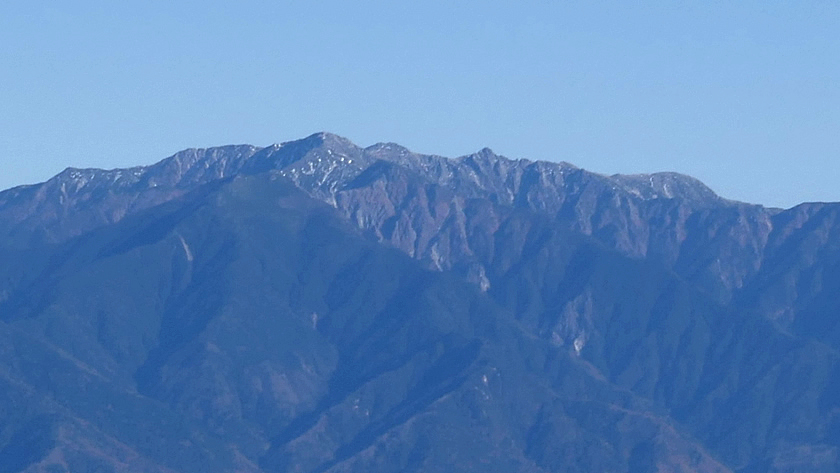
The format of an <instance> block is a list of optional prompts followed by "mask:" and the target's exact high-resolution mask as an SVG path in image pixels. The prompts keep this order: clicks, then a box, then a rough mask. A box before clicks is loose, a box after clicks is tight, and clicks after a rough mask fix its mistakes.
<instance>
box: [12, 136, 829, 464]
mask: <svg viewBox="0 0 840 473" xmlns="http://www.w3.org/2000/svg"><path fill="white" fill-rule="evenodd" d="M836 209H837V206H836V205H834V204H811V205H803V206H800V207H797V208H794V209H791V210H786V211H781V210H776V209H765V208H763V207H760V206H754V205H748V204H742V203H737V202H731V201H727V200H725V199H721V198H720V197H718V196H716V195H715V194H714V193H713V192H712V191H710V190H709V189H708V188H706V187H705V186H704V185H702V184H701V183H699V182H698V181H696V180H694V179H692V178H689V177H687V176H681V175H677V174H670V173H663V174H654V175H645V176H639V175H637V176H610V177H608V176H602V175H598V174H593V173H589V172H587V171H584V170H581V169H578V168H576V167H574V166H572V165H569V164H566V163H547V162H530V161H527V160H510V159H507V158H504V157H500V156H497V155H495V154H494V153H492V151H490V150H488V149H485V150H482V151H480V152H478V153H476V154H474V155H470V156H466V157H462V158H458V159H454V160H452V159H447V158H441V157H436V156H426V155H419V154H415V153H412V152H410V151H408V150H406V149H405V148H402V147H400V146H398V145H395V144H379V145H374V146H371V147H369V148H359V147H357V146H355V145H353V144H352V143H350V142H349V141H347V140H345V139H343V138H340V137H337V136H334V135H329V134H316V135H313V136H310V137H308V138H306V139H304V140H300V141H296V142H290V143H285V144H282V145H274V146H270V147H267V148H255V147H250V146H230V147H223V148H214V149H208V150H189V151H185V152H182V153H178V154H177V155H175V156H173V157H171V158H168V159H167V160H164V161H162V162H160V163H158V164H156V165H154V166H149V167H145V168H135V169H131V170H115V171H100V170H68V171H65V172H64V173H62V174H60V175H59V176H56V177H55V178H54V179H52V180H50V181H48V182H47V183H44V184H40V185H35V186H25V187H20V188H15V189H11V190H8V191H5V192H2V193H0V235H2V237H0V257H2V265H0V337H2V338H3V339H4V343H3V344H2V346H3V347H4V348H3V349H2V350H3V351H2V352H0V384H2V385H3V389H2V390H0V393H2V396H4V398H3V399H4V402H3V403H2V405H3V406H4V408H3V409H4V410H3V411H2V414H0V415H2V417H0V418H2V419H3V423H1V424H0V425H2V427H0V464H2V465H11V466H5V467H0V468H6V470H0V471H33V472H34V471H97V470H96V469H97V468H98V469H100V470H101V471H254V472H257V471H265V472H269V471H272V472H273V471H278V472H280V471H301V472H310V471H311V472H314V471H333V472H339V471H346V472H351V471H383V472H385V471H452V470H453V469H457V470H461V471H500V472H501V471H523V472H525V471H529V472H530V471H533V472H542V471H546V472H547V471H558V470H561V471H581V472H585V471H633V472H636V471H639V472H644V471H686V472H690V471H696V472H706V471H709V472H712V471H714V472H717V471H740V470H743V471H749V472H753V471H756V472H758V471H779V472H781V471H835V470H836V469H837V468H838V465H840V458H838V452H839V451H840V435H838V432H840V420H839V419H838V417H837V413H838V412H840V410H838V409H840V408H838V406H837V402H836V400H837V399H840V389H838V386H840V383H838V382H837V379H840V378H838V374H840V367H838V351H837V350H838V343H840V342H838V340H840V339H838V337H837V324H836V314H837V311H836V309H837V308H838V307H837V298H836V293H837V292H836V290H835V289H837V287H835V286H837V284H836V283H837V281H840V266H839V265H837V264H836V263H837V261H838V248H837V245H838V241H840V240H838V238H837V235H838V233H837V221H836V218H835V217H836Z"/></svg>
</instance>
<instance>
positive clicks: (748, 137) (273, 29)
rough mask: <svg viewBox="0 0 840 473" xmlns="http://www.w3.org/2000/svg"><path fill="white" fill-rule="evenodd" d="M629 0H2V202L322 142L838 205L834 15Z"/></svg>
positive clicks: (795, 6) (803, 4)
mask: <svg viewBox="0 0 840 473" xmlns="http://www.w3.org/2000/svg"><path fill="white" fill-rule="evenodd" d="M70 3H72V5H71V4H70ZM631 3H641V2H606V1H603V2H599V1H594V2H592V1H590V2H574V1H572V2H557V1H552V2H548V1H546V2H539V1H527V0H526V1H520V2H493V1H485V2H478V1H462V2H444V1H435V0H431V1H425V2H374V1H364V0H362V1H358V2H337V1H321V2H318V1H310V2H305V3H304V2H291V3H290V2H268V1H265V2H262V1H240V2H235V3H234V2H197V1H196V2H189V1H177V0H176V1H168V2H159V1H156V0H152V1H147V2H110V1H74V2H47V1H37V0H34V1H31V2H11V4H9V5H4V7H3V11H2V13H0V61H2V64H3V67H2V68H0V130H2V131H0V188H8V187H12V186H14V185H19V184H26V183H33V182H37V181H41V180H45V179H47V178H49V177H50V176H52V175H53V174H55V173H57V172H59V171H61V170H62V169H64V168H65V167H68V166H75V167H105V168H113V167H123V166H131V165H137V164H150V163H152V162H155V161H158V160H160V159H162V158H164V157H166V156H169V155H171V154H172V153H174V152H176V151H178V150H180V149H183V148H187V147H206V146H214V145H223V144H231V143H250V144H254V145H263V146H264V145H268V144H271V143H274V142H282V141H287V140H291V139H297V138H302V137H304V136H306V135H309V134H311V133H313V132H316V131H322V130H323V131H330V132H333V133H337V134H340V135H343V136H346V137H348V138H350V139H351V140H353V141H354V142H356V143H357V144H359V145H362V146H366V145H370V144H373V143H375V142H379V141H394V142H398V143H400V144H403V145H405V146H407V147H409V148H411V149H413V150H415V151H418V152H424V153H435V154H441V155H445V156H458V155H463V154H467V153H470V152H473V151H476V150H478V149H480V148H482V147H485V146H489V147H491V148H493V149H494V150H495V151H496V152H497V153H500V154H504V155H506V156H509V157H513V158H529V159H545V160H554V161H559V160H564V161H569V162H571V163H573V164H576V165H578V166H581V167H584V168H586V169H590V170H593V171H597V172H602V173H606V174H612V173H619V172H621V173H639V172H653V171H665V170H669V171H678V172H683V173H687V174H690V175H693V176H695V177H698V178H700V179H701V180H703V181H704V182H706V183H707V184H708V185H709V186H711V187H712V188H713V189H714V190H715V191H717V192H718V193H720V194H721V195H723V196H724V197H727V198H732V199H738V200H744V201H749V202H756V203H762V204H765V205H768V206H782V207H789V206H792V205H795V204H797V203H799V202H802V201H820V200H821V201H840V186H838V185H837V178H838V176H840V27H838V25H840V2H835V1H798V2H793V1H773V0H767V1H761V2H759V1H743V2H715V1H706V2H691V1H683V2H677V1H673V2H665V1H661V2H659V1H652V2H644V4H643V5H642V4H637V5H631ZM735 3H737V4H735Z"/></svg>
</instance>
